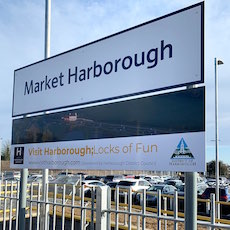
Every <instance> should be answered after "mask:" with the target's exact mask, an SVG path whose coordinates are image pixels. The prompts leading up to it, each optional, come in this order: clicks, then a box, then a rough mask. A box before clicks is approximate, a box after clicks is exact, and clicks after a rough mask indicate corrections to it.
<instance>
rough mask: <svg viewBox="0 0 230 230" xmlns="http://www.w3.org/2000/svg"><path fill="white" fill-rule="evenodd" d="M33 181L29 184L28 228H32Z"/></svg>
mask: <svg viewBox="0 0 230 230" xmlns="http://www.w3.org/2000/svg"><path fill="white" fill-rule="evenodd" d="M32 200H33V182H32V183H31V184H30V225H29V226H30V227H29V228H30V230H32V224H33V223H32V222H33V201H32Z"/></svg>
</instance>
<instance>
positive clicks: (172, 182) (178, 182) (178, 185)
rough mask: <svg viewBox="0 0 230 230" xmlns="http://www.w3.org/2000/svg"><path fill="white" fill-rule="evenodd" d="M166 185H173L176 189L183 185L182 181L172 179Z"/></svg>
mask: <svg viewBox="0 0 230 230" xmlns="http://www.w3.org/2000/svg"><path fill="white" fill-rule="evenodd" d="M165 183H166V184H168V185H173V186H174V187H176V188H178V187H180V186H181V185H183V182H182V180H178V179H170V180H167V181H165Z"/></svg>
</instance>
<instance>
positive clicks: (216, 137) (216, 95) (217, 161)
mask: <svg viewBox="0 0 230 230" xmlns="http://www.w3.org/2000/svg"><path fill="white" fill-rule="evenodd" d="M222 64H224V63H223V62H222V61H221V60H218V59H217V58H215V59H214V65H215V143H216V146H215V147H216V202H219V200H220V194H219V128H218V74H217V66H218V65H222ZM216 211H217V212H216V213H217V218H218V219H219V218H220V204H219V203H217V205H216Z"/></svg>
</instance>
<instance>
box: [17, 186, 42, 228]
mask: <svg viewBox="0 0 230 230" xmlns="http://www.w3.org/2000/svg"><path fill="white" fill-rule="evenodd" d="M40 196H41V183H38V197H37V230H39V229H40V226H39V224H40V207H41V203H40V200H41V197H40ZM20 230H21V229H20Z"/></svg>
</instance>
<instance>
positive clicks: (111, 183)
mask: <svg viewBox="0 0 230 230" xmlns="http://www.w3.org/2000/svg"><path fill="white" fill-rule="evenodd" d="M118 183H119V182H118V181H110V182H108V183H106V185H107V186H109V187H110V188H111V200H112V201H114V200H115V191H116V187H117V185H118Z"/></svg>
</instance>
